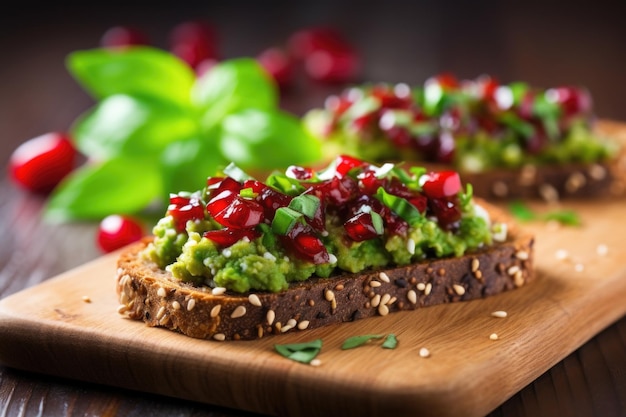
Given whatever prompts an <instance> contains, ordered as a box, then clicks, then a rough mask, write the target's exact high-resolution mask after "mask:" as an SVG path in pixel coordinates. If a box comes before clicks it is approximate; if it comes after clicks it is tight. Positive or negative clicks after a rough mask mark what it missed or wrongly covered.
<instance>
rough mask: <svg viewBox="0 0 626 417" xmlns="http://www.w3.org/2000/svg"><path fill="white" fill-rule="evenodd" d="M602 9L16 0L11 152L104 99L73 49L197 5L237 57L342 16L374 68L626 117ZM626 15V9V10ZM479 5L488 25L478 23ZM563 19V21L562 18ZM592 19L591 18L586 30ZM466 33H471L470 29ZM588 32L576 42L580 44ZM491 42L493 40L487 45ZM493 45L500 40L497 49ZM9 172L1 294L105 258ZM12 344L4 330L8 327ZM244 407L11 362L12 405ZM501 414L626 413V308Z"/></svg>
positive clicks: (293, 101) (103, 412) (3, 68)
mask: <svg viewBox="0 0 626 417" xmlns="http://www.w3.org/2000/svg"><path fill="white" fill-rule="evenodd" d="M601 3H602V2H599V3H598V2H595V3H594V6H593V8H590V9H586V8H583V7H579V8H578V7H577V6H572V7H571V8H569V9H567V10H562V9H556V8H555V9H550V8H548V7H545V8H544V9H542V10H543V13H544V15H545V16H544V17H545V18H538V17H537V12H533V11H532V10H531V9H530V8H529V9H520V8H518V9H505V8H504V7H503V6H496V5H491V4H483V3H479V4H478V5H475V7H474V8H469V7H468V6H464V5H462V4H461V2H458V4H454V2H452V4H451V5H450V6H446V7H449V8H444V6H440V5H435V4H424V5H420V6H419V7H416V6H409V5H407V4H405V3H403V2H400V1H397V2H394V1H391V2H389V1H387V2H385V5H386V7H385V8H384V9H379V8H377V7H375V6H370V5H363V4H361V3H352V2H346V3H342V4H333V3H332V2H328V3H324V2H315V3H312V2H311V3H302V4H299V5H298V6H294V5H289V4H288V3H287V2H272V3H270V4H266V5H265V7H263V6H261V5H258V4H255V3H253V2H241V3H239V4H237V5H231V6H226V5H220V6H213V5H210V6H209V5H207V6H205V5H201V4H195V5H194V4H191V5H187V6H182V5H179V6H177V7H176V8H171V9H165V8H159V7H158V6H154V7H151V8H150V10H147V9H146V8H138V7H130V6H125V7H122V6H120V7H118V8H115V7H114V6H112V5H110V4H109V5H108V6H105V5H91V4H90V5H89V6H88V7H87V6H82V7H81V6H78V7H77V8H74V9H72V10H65V9H60V8H58V9H55V8H53V6H45V7H46V8H44V9H39V10H38V11H33V10H27V9H25V8H22V9H19V8H18V10H15V11H12V12H9V11H6V12H5V11H3V15H2V16H1V17H0V51H2V53H3V58H2V60H1V62H2V64H1V65H0V126H2V131H1V132H0V165H1V166H2V167H5V166H6V162H7V160H8V156H9V154H10V152H11V151H12V150H13V149H14V148H15V147H16V146H17V145H18V144H19V143H21V142H22V141H24V140H26V139H28V138H30V137H33V136H36V135H39V134H41V133H45V132H47V131H52V130H64V129H66V128H67V127H68V126H69V124H70V123H71V121H72V120H73V119H74V118H75V117H76V116H77V115H78V114H79V113H80V112H82V111H83V110H85V109H86V108H88V107H89V106H90V105H91V101H90V99H89V97H87V96H86V95H85V94H84V92H82V91H81V90H80V88H79V87H78V86H77V85H76V83H75V82H74V81H73V80H72V79H71V78H70V77H69V75H68V74H67V73H66V71H65V69H64V67H63V59H64V56H65V55H66V54H67V53H68V52H71V51H73V50H76V49H83V48H91V47H94V46H97V43H98V39H99V36H100V35H101V34H102V33H103V32H104V30H106V29H107V28H108V27H110V26H112V25H115V24H119V23H130V24H137V25H138V26H140V27H143V28H145V30H146V31H148V32H149V33H150V34H152V36H153V39H155V43H160V44H162V45H163V44H164V43H165V40H164V39H165V35H164V34H165V33H166V31H167V30H168V29H169V28H170V27H171V26H172V25H174V24H176V23H178V22H180V21H182V20H185V19H188V18H196V17H206V18H209V19H210V20H212V21H214V22H216V25H217V27H218V29H219V33H220V34H221V38H222V42H223V50H224V55H225V56H240V55H246V54H254V53H256V52H257V51H259V50H260V49H262V48H263V47H265V46H269V45H270V44H278V43H281V42H283V41H284V39H285V37H286V36H287V35H288V34H289V33H291V32H292V31H293V30H295V29H297V28H299V27H302V26H304V25H308V24H316V23H319V22H328V23H331V24H334V25H338V26H340V27H341V28H343V29H344V30H345V31H346V33H347V34H348V36H349V37H350V39H352V40H353V41H354V42H355V44H356V45H358V46H359V48H360V49H361V51H362V53H363V56H364V57H365V59H366V61H365V62H366V65H365V68H364V79H368V80H385V81H387V80H388V81H406V82H412V83H417V82H421V81H423V80H424V79H425V78H426V77H427V76H429V75H431V74H433V73H435V72H437V71H440V70H444V69H445V70H451V71H454V72H456V73H458V74H459V75H460V76H467V77H474V76H476V75H478V74H480V73H481V72H491V73H494V74H498V75H499V77H500V78H501V79H502V80H513V79H524V80H528V81H530V82H532V83H535V84H538V85H554V84H557V83H561V82H562V83H581V84H585V85H587V86H588V87H589V88H590V89H591V91H592V92H593V93H594V97H595V101H596V108H597V110H598V113H599V114H601V115H602V116H603V117H606V118H612V119H618V120H626V106H624V105H623V104H624V100H623V97H626V83H624V82H623V79H621V77H622V76H623V74H624V73H626V56H625V54H624V53H623V49H622V47H623V45H624V44H626V29H624V25H619V22H620V20H619V19H620V18H619V16H620V12H623V8H622V7H621V6H619V5H614V4H612V3H609V2H607V4H606V5H604V4H601ZM622 15H623V14H622ZM472 18H477V19H479V21H480V25H479V26H476V25H475V24H473V23H472ZM555 27H556V29H555ZM581 28H582V29H581ZM464 41H465V42H464ZM572 44H576V48H574V47H573V46H572ZM479 45H481V46H484V48H483V47H479ZM491 52H492V53H491ZM337 89H338V86H319V85H318V86H314V85H311V84H309V83H302V84H300V85H298V87H297V88H295V89H294V90H292V91H290V92H288V94H286V95H285V97H284V105H285V108H287V109H289V110H291V111H294V112H296V113H302V112H303V111H305V110H306V109H307V108H309V107H311V106H313V105H319V104H320V103H321V101H322V99H323V97H324V96H325V95H326V94H328V93H329V92H332V91H336V90H337ZM2 178H3V179H2V180H1V181H0V230H1V231H2V233H3V237H2V239H0V298H4V297H6V296H8V295H10V294H13V293H15V292H17V291H19V290H21V289H24V288H29V287H32V286H34V285H36V284H38V283H40V282H42V281H44V280H46V279H48V278H50V277H53V276H55V275H57V274H59V273H61V272H63V271H66V270H68V269H70V268H73V267H75V266H78V265H80V264H83V263H85V262H87V261H89V260H92V259H94V258H96V257H98V256H100V253H99V252H98V250H97V249H96V247H95V245H94V233H95V227H96V226H95V225H94V224H89V223H87V224H74V223H72V224H64V225H49V224H45V223H42V221H41V219H40V217H39V214H40V211H41V208H42V205H43V199H42V198H41V197H37V196H33V195H29V194H27V193H25V192H23V191H21V190H18V189H16V188H15V187H14V186H13V185H12V184H11V183H10V181H8V179H7V178H6V175H4V174H3V176H2ZM0 343H2V340H0ZM14 415H23V416H35V415H36V416H58V415H63V416H83V415H90V416H112V415H120V416H144V415H152V416H169V415H180V416H243V415H251V414H250V413H244V412H240V411H237V410H229V409H223V408H219V407H213V406H208V405H204V404H196V403H189V402H186V401H182V400H178V399H172V398H166V397H159V396H154V395H149V394H144V393H138V392H130V391H125V390H121V389H117V388H114V387H106V386H98V385H92V384H86V383H82V382H76V381H70V380H63V379H60V378H56V377H54V376H45V375H40V374H31V373H26V372H23V371H19V370H15V369H11V368H7V367H1V366H0V416H1V417H4V416H14ZM491 415H492V416H555V415H559V416H625V415H626V317H625V318H622V319H621V320H619V321H618V322H616V323H614V324H613V325H611V326H610V327H608V328H607V329H605V330H604V331H603V332H601V333H600V334H598V335H597V336H595V337H594V338H592V339H591V340H589V341H588V342H587V343H585V344H584V345H583V346H581V347H580V348H579V349H578V350H576V351H575V352H573V353H572V354H571V355H569V356H568V357H566V358H565V359H564V360H562V361H561V362H559V363H558V364H556V365H555V366H554V367H552V368H551V369H550V370H549V371H547V372H546V373H545V374H544V375H542V376H541V377H539V378H538V379H537V380H535V381H534V382H533V383H531V384H530V385H529V386H527V387H526V388H524V389H523V390H522V391H520V392H519V393H517V394H516V395H515V396H513V397H512V398H510V399H509V400H508V401H506V402H505V403H504V404H502V405H501V406H500V407H498V408H497V409H496V410H494V411H493V412H492V414H491Z"/></svg>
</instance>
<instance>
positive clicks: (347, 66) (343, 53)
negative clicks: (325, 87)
mask: <svg viewBox="0 0 626 417" xmlns="http://www.w3.org/2000/svg"><path fill="white" fill-rule="evenodd" d="M359 70H360V60H359V57H358V55H357V53H356V52H355V51H354V50H352V49H349V48H345V49H319V50H317V51H315V52H313V53H312V54H311V55H309V56H308V57H307V58H306V60H305V71H306V73H307V74H308V75H309V77H311V78H312V79H314V80H316V81H322V82H328V83H344V82H351V81H355V80H356V78H357V76H358V73H359Z"/></svg>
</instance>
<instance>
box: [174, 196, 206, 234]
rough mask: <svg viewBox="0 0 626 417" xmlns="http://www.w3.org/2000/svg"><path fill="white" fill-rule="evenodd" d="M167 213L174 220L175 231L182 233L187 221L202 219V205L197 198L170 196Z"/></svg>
mask: <svg viewBox="0 0 626 417" xmlns="http://www.w3.org/2000/svg"><path fill="white" fill-rule="evenodd" d="M167 213H168V214H169V215H171V216H172V217H173V218H174V225H175V227H176V230H177V231H178V232H183V231H185V228H186V226H187V222H188V221H189V220H202V219H204V205H203V204H202V202H200V200H198V199H197V198H190V197H183V196H180V195H178V194H170V205H169V207H168V208H167Z"/></svg>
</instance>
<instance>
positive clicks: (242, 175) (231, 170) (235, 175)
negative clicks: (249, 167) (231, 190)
mask: <svg viewBox="0 0 626 417" xmlns="http://www.w3.org/2000/svg"><path fill="white" fill-rule="evenodd" d="M223 172H224V174H225V175H227V176H229V177H231V178H232V179H234V180H236V181H239V182H244V181H246V180H253V179H254V178H253V177H252V176H250V175H248V173H246V172H245V171H244V170H243V169H241V168H239V167H238V166H237V165H235V163H234V162H231V163H230V164H228V165H227V166H226V168H224V169H223Z"/></svg>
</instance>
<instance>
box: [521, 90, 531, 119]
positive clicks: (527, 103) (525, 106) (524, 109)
mask: <svg viewBox="0 0 626 417" xmlns="http://www.w3.org/2000/svg"><path fill="white" fill-rule="evenodd" d="M534 104H535V93H534V92H533V91H527V92H526V93H525V94H524V95H523V96H522V98H521V100H520V103H519V105H518V107H517V114H518V115H519V117H521V118H522V119H524V120H531V119H532V118H533V116H534V109H533V107H534Z"/></svg>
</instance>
